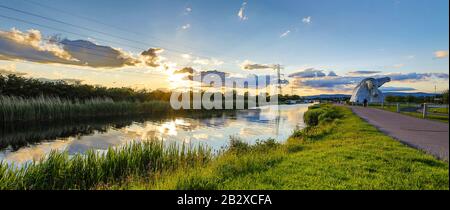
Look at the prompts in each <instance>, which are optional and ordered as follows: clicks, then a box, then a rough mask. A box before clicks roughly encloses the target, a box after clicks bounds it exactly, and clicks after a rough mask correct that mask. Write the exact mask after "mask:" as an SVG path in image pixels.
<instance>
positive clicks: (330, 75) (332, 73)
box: [328, 71, 338, 77]
mask: <svg viewBox="0 0 450 210" xmlns="http://www.w3.org/2000/svg"><path fill="white" fill-rule="evenodd" d="M328 76H329V77H337V76H338V75H337V74H336V73H335V72H334V71H330V72H329V73H328Z"/></svg>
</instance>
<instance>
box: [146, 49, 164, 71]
mask: <svg viewBox="0 0 450 210" xmlns="http://www.w3.org/2000/svg"><path fill="white" fill-rule="evenodd" d="M161 52H162V49H161V48H150V49H148V50H146V51H144V52H142V53H141V55H142V56H143V57H144V61H145V63H146V64H147V65H148V66H151V67H158V66H159V64H158V62H159V56H158V54H159V53H161Z"/></svg>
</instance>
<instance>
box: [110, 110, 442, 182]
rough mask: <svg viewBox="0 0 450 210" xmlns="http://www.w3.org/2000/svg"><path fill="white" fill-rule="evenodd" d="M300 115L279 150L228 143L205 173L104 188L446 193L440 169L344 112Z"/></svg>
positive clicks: (271, 144) (273, 146)
mask: <svg viewBox="0 0 450 210" xmlns="http://www.w3.org/2000/svg"><path fill="white" fill-rule="evenodd" d="M306 115H307V116H305V118H307V119H306V121H307V123H309V124H310V126H309V127H308V128H306V129H304V130H302V131H297V132H295V133H294V134H293V135H292V137H291V138H290V139H289V140H288V141H287V142H286V143H284V144H277V143H275V142H273V141H267V142H263V143H259V144H256V145H254V146H250V145H247V144H245V143H242V142H239V141H235V142H234V143H232V144H231V146H230V148H229V150H227V151H226V152H224V153H223V154H222V155H220V156H219V157H217V158H216V159H215V160H213V161H211V162H210V163H209V164H208V165H207V167H201V168H199V167H197V168H193V169H190V170H187V171H186V170H183V171H178V173H175V174H173V175H170V176H167V177H165V178H162V179H161V180H159V181H157V182H155V183H149V182H145V181H133V182H130V183H127V184H125V185H122V186H113V187H112V188H127V189H129V188H131V189H447V190H448V189H449V174H448V164H447V163H445V162H442V161H439V160H437V159H435V158H434V157H432V156H430V155H427V154H425V153H423V152H421V151H419V150H416V149H413V148H410V147H407V146H405V145H403V144H401V143H399V142H398V141H395V140H394V139H392V138H390V137H388V136H386V135H383V134H382V133H380V132H379V131H377V130H376V129H375V128H374V127H373V126H371V125H369V124H367V123H366V122H364V121H362V120H361V119H360V118H358V117H357V116H355V115H354V114H353V113H352V112H351V111H350V110H349V109H347V108H344V107H329V106H322V107H317V106H316V107H313V108H312V109H311V110H310V111H309V112H308V113H307V114H306ZM316 122H317V124H316ZM315 124H316V125H315Z"/></svg>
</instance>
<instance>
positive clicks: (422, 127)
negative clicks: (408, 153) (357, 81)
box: [351, 106, 449, 161]
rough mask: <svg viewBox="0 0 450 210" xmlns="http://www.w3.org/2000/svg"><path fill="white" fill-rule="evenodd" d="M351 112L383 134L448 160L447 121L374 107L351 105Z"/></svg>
mask: <svg viewBox="0 0 450 210" xmlns="http://www.w3.org/2000/svg"><path fill="white" fill-rule="evenodd" d="M351 109H352V110H353V112H354V113H355V114H357V115H358V116H360V117H361V118H363V119H364V120H366V121H367V122H369V123H370V124H372V125H374V126H375V127H377V128H378V129H379V130H380V131H382V132H384V133H385V134H387V135H389V136H391V137H393V138H395V139H397V140H399V141H400V142H403V143H404V144H407V145H409V146H412V147H414V148H418V149H421V150H424V151H426V152H427V153H430V154H432V155H434V156H436V157H438V158H439V159H442V160H446V161H448V160H449V153H448V145H449V134H448V128H449V125H448V124H447V123H441V122H435V121H430V120H424V119H419V118H415V117H411V116H406V115H403V114H399V113H393V112H389V111H384V110H380V109H374V108H364V107H355V106H353V107H351Z"/></svg>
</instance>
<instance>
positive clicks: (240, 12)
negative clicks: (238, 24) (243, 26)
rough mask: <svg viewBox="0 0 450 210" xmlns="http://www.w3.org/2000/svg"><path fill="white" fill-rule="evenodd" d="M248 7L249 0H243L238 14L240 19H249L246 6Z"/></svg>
mask: <svg viewBox="0 0 450 210" xmlns="http://www.w3.org/2000/svg"><path fill="white" fill-rule="evenodd" d="M246 7H247V2H245V1H244V2H243V3H242V5H241V8H240V9H239V11H238V13H237V16H238V17H239V20H242V21H244V20H247V19H248V17H247V16H246V15H245V8H246Z"/></svg>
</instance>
